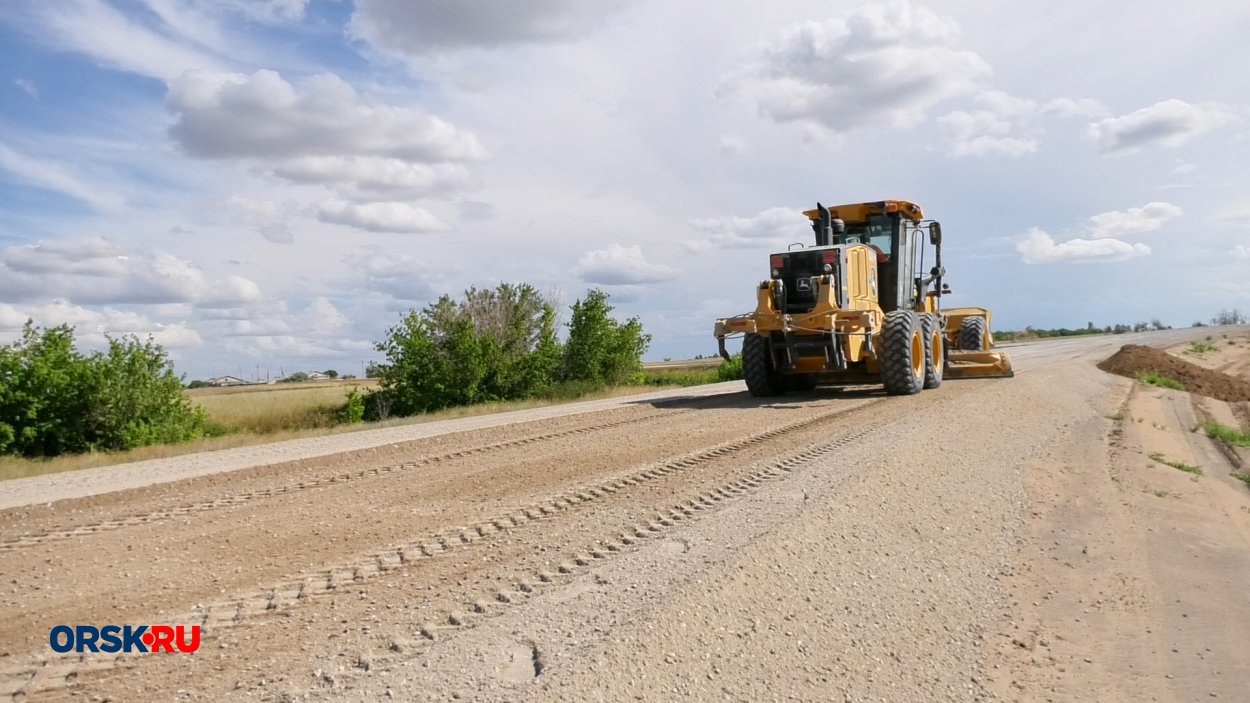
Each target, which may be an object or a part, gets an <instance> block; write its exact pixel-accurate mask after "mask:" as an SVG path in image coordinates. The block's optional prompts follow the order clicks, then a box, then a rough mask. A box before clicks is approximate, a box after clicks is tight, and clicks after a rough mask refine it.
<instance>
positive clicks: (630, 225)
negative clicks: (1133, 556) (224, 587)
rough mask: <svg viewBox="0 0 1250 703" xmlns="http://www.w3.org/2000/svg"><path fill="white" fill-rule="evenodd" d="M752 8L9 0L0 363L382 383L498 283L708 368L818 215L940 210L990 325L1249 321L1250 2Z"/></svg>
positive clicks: (1, 91) (958, 269)
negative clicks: (457, 296) (725, 321)
mask: <svg viewBox="0 0 1250 703" xmlns="http://www.w3.org/2000/svg"><path fill="white" fill-rule="evenodd" d="M1182 6H1183V7H1182ZM726 7H727V6H726V5H725V4H724V3H720V2H711V1H710V0H689V1H688V2H681V3H673V2H662V1H660V0H529V1H527V2H524V3H521V2H505V1H503V0H496V1H494V2H488V1H486V0H423V1H422V2H411V3H399V2H386V1H384V0H355V2H350V1H348V0H59V1H58V2H42V1H39V0H29V1H25V0H16V1H15V2H9V3H6V7H5V10H4V12H3V14H2V15H0V54H2V55H3V56H5V61H4V63H3V64H2V66H3V68H2V69H0V81H2V84H0V96H2V99H0V341H3V340H6V339H11V338H12V337H13V336H14V335H15V334H16V333H17V331H18V330H19V329H20V327H21V325H22V323H23V322H24V321H25V320H26V319H27V318H28V317H29V318H33V319H34V320H35V321H36V323H38V324H42V325H53V324H59V323H62V322H68V323H71V324H74V325H75V326H76V328H77V330H78V333H79V337H80V339H81V340H83V341H84V342H86V343H88V344H97V343H99V342H100V341H101V340H102V338H103V334H104V333H119V334H120V333H132V332H133V333H137V334H140V335H145V334H149V333H150V334H153V335H154V336H155V337H156V339H157V340H158V341H160V342H161V343H163V344H165V345H166V347H167V348H169V349H170V350H171V351H172V352H173V353H174V354H175V356H176V359H177V364H178V368H179V370H180V371H182V372H185V373H186V374H187V375H188V377H189V378H199V377H206V376H212V375H218V374H226V373H232V374H238V373H243V374H244V375H246V376H251V375H252V374H253V373H255V370H256V368H257V367H258V366H259V368H260V369H261V374H262V375H264V373H265V372H266V370H268V371H269V373H271V374H272V375H276V374H277V372H278V370H279V369H280V368H281V369H284V370H286V371H287V372H289V371H291V370H292V369H295V368H301V369H312V368H317V369H323V368H337V369H339V370H340V371H343V372H345V373H348V372H353V371H355V372H359V369H360V368H361V364H362V362H363V361H365V360H367V359H374V358H377V355H376V353H375V352H373V350H372V349H373V342H374V341H376V340H378V339H380V338H381V337H382V335H383V334H384V332H385V330H386V329H387V328H388V327H389V326H391V325H393V324H395V323H396V322H397V321H398V319H399V318H400V316H401V314H402V313H403V312H404V311H406V310H409V309H411V308H413V307H420V306H422V305H423V304H425V303H426V302H428V301H429V300H431V299H432V298H433V297H435V296H437V295H438V294H439V293H443V292H448V293H458V292H459V291H461V290H463V289H464V288H466V287H468V286H470V285H479V286H493V285H495V284H497V283H498V282H500V281H503V280H509V281H525V282H530V283H533V284H534V285H536V286H538V287H540V288H542V289H544V290H549V291H558V292H560V293H561V294H562V295H563V297H564V300H565V302H566V303H571V302H572V301H573V300H574V299H576V298H578V297H581V296H582V295H584V293H585V291H586V289H587V288H589V287H591V286H597V287H602V288H604V289H605V290H607V291H609V292H610V293H611V295H612V300H613V301H614V302H615V304H616V305H617V308H618V312H620V313H622V314H629V315H633V314H636V315H639V316H641V318H642V320H643V321H644V324H645V326H646V328H647V330H648V331H649V332H651V333H652V334H653V335H654V337H655V341H654V344H653V347H652V350H651V353H650V354H649V355H648V358H651V359H659V358H663V357H673V358H681V357H689V356H693V355H694V354H699V353H705V354H706V353H712V352H713V350H714V349H715V345H714V343H713V341H712V339H711V336H710V335H711V329H712V323H713V321H714V320H715V318H716V317H718V316H723V315H731V314H736V313H740V312H743V311H746V310H748V309H750V308H752V307H753V305H754V292H753V286H754V284H755V283H756V282H758V280H759V279H761V278H763V277H764V276H766V274H767V254H768V253H769V252H770V251H771V250H774V249H779V248H782V247H784V246H785V245H786V244H788V243H790V242H795V241H802V242H807V241H809V239H810V238H811V232H810V230H809V229H808V228H807V227H806V224H805V220H804V218H802V216H801V215H800V214H799V211H801V210H802V209H805V208H810V207H812V206H813V205H814V204H815V202H816V201H817V200H820V201H823V202H825V203H842V202H856V201H862V200H879V199H883V198H900V199H908V200H913V201H915V202H917V203H919V204H920V205H921V206H922V207H923V208H924V209H925V213H926V215H927V216H929V217H932V218H936V219H939V220H941V222H942V223H943V229H944V232H945V235H946V243H947V246H946V255H947V259H946V265H947V269H948V271H949V278H948V280H949V282H950V284H951V287H952V288H953V289H954V291H955V295H954V296H952V297H950V298H948V299H947V301H946V302H947V303H948V304H951V305H986V306H990V307H992V308H993V309H994V311H995V322H996V326H997V327H1002V328H1020V327H1024V326H1025V325H1035V326H1059V325H1067V326H1081V325H1084V324H1085V323H1086V322H1087V321H1092V322H1094V323H1095V324H1099V325H1103V324H1110V323H1114V322H1121V321H1124V322H1133V321H1137V320H1144V319H1149V318H1152V317H1158V318H1160V319H1162V320H1163V321H1164V322H1167V323H1170V324H1174V325H1188V324H1189V323H1191V322H1193V321H1194V320H1197V319H1206V318H1209V317H1210V316H1211V315H1212V314H1213V313H1214V312H1216V311H1217V310H1219V309H1220V308H1222V307H1232V306H1237V307H1240V308H1242V309H1243V310H1245V309H1250V170H1248V169H1247V168H1246V167H1245V163H1246V156H1247V155H1250V98H1247V97H1246V94H1247V90H1246V89H1247V88H1250V78H1247V74H1246V69H1245V67H1246V66H1247V65H1250V44H1247V42H1246V39H1245V36H1244V28H1245V27H1247V26H1250V4H1247V3H1245V2H1244V1H1243V0H1202V1H1201V2H1196V3H1189V4H1182V3H1176V2H1175V0H1166V1H1164V0H1141V1H1140V2H1137V3H1133V4H1132V9H1131V11H1129V10H1126V6H1125V5H1124V4H1123V3H1122V2H1118V1H1115V2H1113V1H1111V0H1102V1H1100V0H1090V1H1087V2H1082V3H1058V4H1056V3H1050V2H1041V1H1040V0H1021V2H1016V3H1009V4H1006V3H984V2H979V1H978V2H973V1H972V0H932V1H929V2H913V3H906V2H903V3H886V4H862V3H861V2H838V1H836V0H835V1H830V0H824V1H822V2H807V1H805V0H794V1H791V2H772V3H740V4H736V5H734V9H733V11H726ZM566 318H567V315H566Z"/></svg>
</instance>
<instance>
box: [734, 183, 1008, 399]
mask: <svg viewBox="0 0 1250 703" xmlns="http://www.w3.org/2000/svg"><path fill="white" fill-rule="evenodd" d="M803 214H805V215H807V217H808V219H810V220H811V221H812V230H813V231H814V232H815V234H816V246H814V247H806V248H803V247H802V245H801V244H800V245H798V246H799V247H800V248H799V249H795V248H794V246H795V245H791V248H790V249H789V250H788V251H785V252H781V253H777V254H772V255H771V256H770V257H769V269H770V273H771V277H770V278H769V279H768V280H766V281H763V282H762V283H760V285H759V287H758V290H757V291H756V294H757V304H756V308H755V312H752V313H748V314H745V315H738V316H735V317H728V318H722V319H720V320H717V321H716V332H715V334H716V339H717V341H718V344H719V347H720V354H721V356H723V357H725V358H726V359H729V358H730V357H729V353H728V351H726V349H725V339H726V338H729V337H734V336H737V335H743V342H742V365H743V373H744V375H745V377H746V383H747V388H748V389H749V390H750V391H751V394H752V395H754V396H775V395H780V394H782V393H785V392H786V391H788V390H805V389H810V388H813V387H815V386H816V385H819V384H822V383H830V384H842V385H846V384H878V383H879V384H883V385H884V386H885V390H886V392H887V393H888V394H890V395H911V394H914V393H919V392H920V391H921V390H922V389H927V388H937V387H938V386H939V385H941V383H942V379H943V378H996V377H1010V376H1013V375H1014V373H1013V372H1012V368H1011V359H1010V358H1009V357H1008V356H1007V355H1006V354H1004V353H1002V352H993V351H990V349H991V347H992V346H993V338H992V337H991V333H990V311H989V310H986V309H984V308H952V309H950V310H942V309H940V302H941V299H942V295H943V294H947V293H950V292H951V290H950V287H949V286H948V285H947V284H945V283H943V281H942V278H943V277H944V276H945V275H946V270H945V269H944V268H943V267H942V226H941V224H940V223H938V222H935V221H932V220H929V221H926V220H924V213H923V212H922V211H921V209H920V207H919V206H918V205H916V204H914V203H910V202H907V201H904V200H884V201H880V202H872V203H857V204H852V205H838V206H835V207H825V206H823V205H821V204H820V203H817V204H816V209H815V210H808V211H805V212H804V213H803ZM922 224H927V226H926V227H923V228H922ZM922 231H927V233H928V239H929V243H930V244H931V245H932V246H933V268H931V269H930V270H929V272H928V275H922V272H923V271H924V260H925V256H924V254H925V246H924V244H923V242H922V241H921V239H922Z"/></svg>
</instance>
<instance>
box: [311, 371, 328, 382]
mask: <svg viewBox="0 0 1250 703" xmlns="http://www.w3.org/2000/svg"><path fill="white" fill-rule="evenodd" d="M308 380H309V381H329V380H331V379H330V377H329V376H327V375H326V374H323V373H321V372H320V371H309V372H308Z"/></svg>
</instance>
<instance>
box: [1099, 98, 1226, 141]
mask: <svg viewBox="0 0 1250 703" xmlns="http://www.w3.org/2000/svg"><path fill="white" fill-rule="evenodd" d="M1235 119H1236V115H1235V114H1234V112H1233V111H1232V110H1231V109H1229V108H1228V107H1225V106H1223V105H1220V104H1217V103H1202V104H1198V105H1190V104H1189V103H1187V102H1185V101H1183V100H1176V99H1172V100H1164V101H1163V102H1159V103H1155V104H1154V105H1151V106H1150V107H1144V108H1142V109H1140V110H1137V111H1135V112H1130V113H1129V114H1127V115H1122V116H1120V117H1108V118H1105V119H1102V120H1099V121H1098V122H1094V123H1092V124H1090V126H1089V129H1088V131H1087V133H1086V136H1087V137H1088V139H1089V140H1090V141H1091V142H1093V143H1094V145H1095V146H1096V147H1097V148H1098V150H1099V151H1101V152H1103V153H1104V154H1131V153H1133V152H1136V151H1140V150H1142V149H1145V148H1149V147H1170V148H1175V147H1179V146H1183V145H1184V144H1186V143H1187V142H1189V141H1190V140H1191V139H1193V138H1194V137H1197V136H1199V135H1201V134H1204V133H1206V132H1209V131H1211V130H1214V129H1217V128H1219V127H1222V126H1224V125H1226V124H1228V123H1230V122H1232V121H1233V120H1235Z"/></svg>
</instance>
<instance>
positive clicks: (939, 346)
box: [920, 313, 946, 390]
mask: <svg viewBox="0 0 1250 703" xmlns="http://www.w3.org/2000/svg"><path fill="white" fill-rule="evenodd" d="M920 322H921V327H922V329H923V330H924V388H925V390H932V389H934V388H937V387H938V386H941V385H942V373H943V371H945V370H946V351H945V342H946V338H945V337H944V336H943V335H942V323H941V320H940V319H939V318H938V316H937V315H930V314H928V313H922V314H921V315H920Z"/></svg>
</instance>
